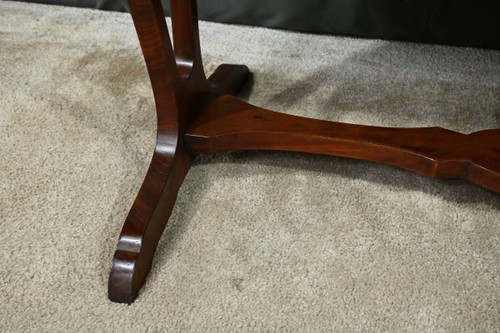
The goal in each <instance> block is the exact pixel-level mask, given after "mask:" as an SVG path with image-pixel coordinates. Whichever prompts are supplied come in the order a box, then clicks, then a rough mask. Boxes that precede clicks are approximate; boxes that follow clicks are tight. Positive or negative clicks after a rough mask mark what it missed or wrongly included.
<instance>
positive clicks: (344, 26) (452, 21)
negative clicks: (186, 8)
mask: <svg viewBox="0 0 500 333" xmlns="http://www.w3.org/2000/svg"><path fill="white" fill-rule="evenodd" d="M22 1H25V2H37V3H45V4H56V5H69V6H78V7H89V8H97V9H103V10H114V11H128V5H127V2H126V0H34V1H30V0H22ZM162 3H163V4H164V8H165V12H166V15H168V14H169V9H168V0H162ZM198 11H199V18H200V19H202V20H208V21H215V22H225V23H236V24H247V25H255V26H265V27H271V28H281V29H289V30H295V31H303V32H313V33H327V34H338V35H351V36H358V37H368V38H381V39H391V40H405V41H413V42H425V43H437V44H448V45H459V46H471V47H481V48H492V49H500V0H483V1H482V0H475V1H460V0H455V1H452V0H199V1H198Z"/></svg>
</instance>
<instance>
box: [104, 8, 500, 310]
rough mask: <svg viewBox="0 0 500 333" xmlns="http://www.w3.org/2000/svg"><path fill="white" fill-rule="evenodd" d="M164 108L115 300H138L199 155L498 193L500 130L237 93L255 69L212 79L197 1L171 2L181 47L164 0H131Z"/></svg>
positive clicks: (226, 68)
mask: <svg viewBox="0 0 500 333" xmlns="http://www.w3.org/2000/svg"><path fill="white" fill-rule="evenodd" d="M129 5H130V12H131V14H132V18H133V20H134V25H135V28H136V30H137V35H138V38H139V42H140V44H141V48H142V52H143V54H144V59H145V61H146V66H147V68H148V73H149V76H150V79H151V83H152V88H153V94H154V99H155V103H156V111H157V125H158V128H157V141H156V147H155V150H154V154H153V158H152V161H151V164H150V166H149V169H148V172H147V175H146V177H145V179H144V182H143V184H142V187H141V188H140V190H139V193H138V195H137V197H136V199H135V201H134V203H133V205H132V208H131V210H130V212H129V214H128V216H127V218H126V220H125V223H124V225H123V228H122V231H121V233H120V236H119V240H118V245H117V249H116V252H115V255H114V257H113V262H112V267H111V272H110V276H109V285H108V288H109V289H108V294H109V298H110V299H111V300H112V301H116V302H123V303H132V302H133V301H134V300H135V298H136V297H137V295H138V292H139V290H140V288H141V287H142V285H143V283H144V280H145V278H146V276H147V274H148V272H149V270H150V268H151V263H152V260H153V257H154V253H155V250H156V246H157V244H158V241H159V239H160V237H161V234H162V232H163V230H164V228H165V226H166V224H167V221H168V218H169V216H170V213H171V211H172V208H173V206H174V203H175V200H176V196H177V192H178V190H179V188H180V186H181V184H182V182H183V180H184V177H185V176H186V174H187V172H188V170H189V168H190V166H191V162H192V160H193V157H194V156H195V154H214V153H219V152H223V151H228V150H286V151H301V152H310V153H317V154H327V155H336V156H345V157H351V158H358V159H366V160H370V161H376V162H381V163H386V164H390V165H394V166H398V167H402V168H405V169H408V170H412V171H415V172H418V173H421V174H424V175H427V176H430V177H444V178H450V177H453V178H465V179H468V180H469V181H471V182H474V183H476V184H478V185H480V186H483V187H485V188H488V189H490V190H493V191H497V192H500V130H499V129H491V130H485V131H481V132H477V133H473V134H469V135H464V134H460V133H456V132H452V131H449V130H445V129H442V128H437V127H436V128H412V129H408V128H407V129H403V128H383V127H371V126H362V125H354V124H343V123H336V122H326V121H321V120H315V119H307V118H301V117H295V116H290V115H286V114H282V113H277V112H273V111H269V110H265V109H262V108H258V107H255V106H252V105H249V104H247V103H245V102H243V101H240V100H239V99H237V98H235V97H234V96H232V95H234V94H236V93H237V92H238V91H239V89H240V88H241V86H242V84H243V83H244V81H245V79H246V77H247V74H248V68H247V67H245V66H242V65H221V66H220V67H219V68H218V69H217V70H216V71H215V72H214V74H212V76H210V77H209V78H208V79H207V78H206V77H205V74H204V71H203V66H202V59H201V53H200V43H199V37H198V20H197V14H196V12H197V10H196V1H195V0H171V1H170V7H171V15H172V30H173V31H172V35H173V46H172V43H171V41H170V37H169V34H168V30H167V26H166V23H165V17H164V14H163V9H162V7H161V3H160V0H129Z"/></svg>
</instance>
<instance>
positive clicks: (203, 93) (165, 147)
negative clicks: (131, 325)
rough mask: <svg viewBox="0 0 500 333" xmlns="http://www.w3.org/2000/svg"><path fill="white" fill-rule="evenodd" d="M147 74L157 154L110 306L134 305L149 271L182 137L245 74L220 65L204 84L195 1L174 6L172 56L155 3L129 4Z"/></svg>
mask: <svg viewBox="0 0 500 333" xmlns="http://www.w3.org/2000/svg"><path fill="white" fill-rule="evenodd" d="M129 5H130V11H131V14H132V17H133V19H134V24H135V27H136V30H137V34H138V37H139V41H140V43H141V47H142V51H143V54H144V58H145V61H146V65H147V68H148V72H149V76H150V79H151V84H152V88H153V94H154V98H155V102H156V111H157V119H158V129H157V140H156V147H155V151H154V154H153V158H152V161H151V164H150V166H149V170H148V172H147V174H146V177H145V180H144V182H143V184H142V187H141V189H140V190H139V193H138V195H137V197H136V199H135V201H134V203H133V205H132V208H131V210H130V212H129V214H128V216H127V218H126V220H125V223H124V225H123V228H122V231H121V234H120V237H119V240H118V245H117V249H116V252H115V255H114V258H113V262H112V267H111V272H110V275H109V284H108V295H109V298H110V299H111V300H112V301H115V302H123V303H132V302H133V301H134V300H135V298H136V297H137V294H138V292H139V289H140V288H141V286H142V285H143V283H144V280H145V278H146V276H147V274H148V272H149V270H150V268H151V263H152V260H153V257H154V253H155V250H156V247H157V244H158V241H159V240H160V237H161V234H162V232H163V230H164V228H165V226H166V224H167V221H168V218H169V216H170V214H171V212H172V208H173V206H174V203H175V200H176V197H177V192H178V190H179V188H180V186H181V184H182V182H183V180H184V177H185V176H186V174H187V172H188V170H189V168H190V166H191V162H192V158H193V156H194V155H193V154H192V153H189V152H187V151H186V150H185V149H184V142H183V139H184V137H183V133H184V132H185V129H186V127H187V125H188V123H189V120H190V119H191V118H192V117H193V115H194V114H195V112H196V110H197V109H198V107H199V106H200V105H201V104H202V101H203V100H204V99H205V98H207V96H209V95H211V94H213V93H216V92H217V93H232V94H234V93H236V92H238V91H239V89H240V88H241V86H242V84H243V82H244V80H245V78H246V76H247V74H248V69H247V68H246V67H245V66H238V65H222V66H220V67H219V68H218V69H217V70H216V72H215V73H214V75H212V76H211V77H210V78H209V79H208V80H207V79H206V78H205V74H204V72H203V67H202V65H201V55H200V47H199V39H198V27H197V18H196V1H194V0H191V1H183V0H172V1H171V9H172V14H173V16H174V18H173V20H172V24H173V30H174V31H173V36H174V45H175V52H174V49H173V48H172V44H171V43H170V38H169V35H168V31H167V27H166V23H165V17H164V15H163V9H162V7H161V3H160V1H159V0H130V1H129Z"/></svg>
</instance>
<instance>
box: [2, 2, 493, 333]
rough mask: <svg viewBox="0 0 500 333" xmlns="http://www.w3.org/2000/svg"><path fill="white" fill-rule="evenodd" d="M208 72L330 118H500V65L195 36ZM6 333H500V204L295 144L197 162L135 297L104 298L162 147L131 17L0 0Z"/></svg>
mask: <svg viewBox="0 0 500 333" xmlns="http://www.w3.org/2000/svg"><path fill="white" fill-rule="evenodd" d="M200 35H201V43H202V50H203V57H204V63H205V68H206V71H207V73H210V72H211V71H213V70H214V69H215V68H216V67H217V66H218V65H219V64H220V63H242V64H246V65H248V66H249V68H250V70H251V72H252V77H251V79H250V80H249V82H248V84H247V85H246V86H245V88H244V90H243V91H242V92H241V94H240V97H241V98H242V99H244V100H246V101H249V102H250V103H252V104H255V105H258V106H262V107H266V108H270V109H274V110H278V111H282V112H286V113H289V114H295V115H300V116H308V117H315V118H320V119H325V120H333V121H343V122H352V123H361V124H366V125H381V126H404V127H410V126H411V127H422V126H436V125H439V126H442V127H445V128H448V129H451V130H454V131H459V132H462V133H470V132H474V131H478V130H482V129H487V128H498V127H500V52H499V51H492V50H484V49H483V50H481V49H472V48H459V47H447V46H439V45H426V44H412V43H404V42H389V41H382V40H369V39H354V38H347V37H338V36H324V35H310V34H300V33H292V32H287V31H276V30H269V29H263V28H254V27H247V26H232V25H222V24H215V23H207V22H201V23H200ZM0 96H1V99H0V140H1V141H0V156H1V158H0V179H1V182H0V198H1V200H0V230H1V233H0V254H1V258H2V262H3V268H2V269H1V270H0V285H1V287H0V331H2V332H66V331H83V332H127V331H133V330H134V331H147V332H159V331H190V332H205V331H206V332H214V331H217V332H262V331H293V332H331V331H341V332H359V331H389V332H405V331H406V332H408V331H411V332H421V331H428V332H458V331H463V332H495V331H496V332H498V331H499V330H500V316H499V312H500V277H499V276H500V242H499V236H500V224H499V220H500V195H499V194H498V193H494V192H491V191H488V190H485V189H483V188H480V187H478V186H475V185H473V184H469V183H467V182H465V181H462V180H432V179H428V178H426V177H423V176H421V175H418V174H415V173H412V172H409V171H405V170H401V169H398V168H395V167H391V166H386V165H379V164H376V163H371V162H366V161H358V160H353V159H347V158H337V157H328V156H317V155H312V154H300V153H286V152H231V153H225V154H220V155H214V156H199V157H197V159H196V160H195V163H194V165H193V167H192V169H191V170H190V171H189V173H188V175H187V177H186V180H185V182H184V184H183V186H182V188H181V190H180V192H179V196H178V200H177V202H176V205H175V208H174V211H173V213H172V216H171V218H170V220H169V224H168V226H167V228H166V230H165V232H164V234H163V236H162V239H161V240H160V244H159V247H158V250H157V253H156V256H155V261H154V263H153V268H152V270H151V272H150V275H149V277H148V280H147V281H146V283H145V285H144V287H143V289H142V290H141V292H140V294H139V297H138V299H137V300H136V301H135V303H133V304H132V305H130V306H129V305H124V304H115V303H112V302H110V301H109V300H108V299H107V278H108V274H109V269H110V265H111V258H112V256H113V253H114V250H115V246H116V241H117V238H118V235H119V232H120V229H121V226H122V223H123V221H124V219H125V217H126V215H127V213H128V210H129V208H130V206H131V204H132V202H133V200H134V198H135V195H136V193H137V191H138V189H139V187H140V185H141V183H142V180H143V177H144V175H145V173H146V170H147V167H148V165H149V161H150V158H151V156H152V152H153V148H154V140H155V125H156V124H155V110H154V101H153V97H152V92H151V87H150V83H149V79H148V76H147V72H146V68H145V65H144V61H143V58H142V55H141V52H140V48H139V44H138V41H137V37H136V35H135V30H134V28H133V24H132V20H131V18H130V15H128V14H125V13H113V12H103V11H97V10H91V9H78V8H69V7H58V6H47V5H35V4H27V3H16V2H8V1H1V2H0Z"/></svg>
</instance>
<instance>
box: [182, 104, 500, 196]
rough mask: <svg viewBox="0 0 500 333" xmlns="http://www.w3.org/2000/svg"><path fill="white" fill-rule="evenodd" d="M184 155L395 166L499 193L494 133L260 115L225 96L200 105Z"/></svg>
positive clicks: (498, 136)
mask: <svg viewBox="0 0 500 333" xmlns="http://www.w3.org/2000/svg"><path fill="white" fill-rule="evenodd" d="M184 141H185V144H186V147H187V149H188V150H189V151H191V152H193V153H196V154H215V153H220V152H225V151H230V150H285V151H300V152H309V153H316V154H323V155H334V156H344V157H350V158H357V159H364V160H370V161H374V162H380V163H385V164H390V165H394V166H398V167H401V168H404V169H407V170H411V171H414V172H417V173H420V174H423V175H426V176H429V177H432V178H464V179H467V180H469V181H471V182H473V183H476V184H478V185H480V186H482V187H485V188H487V189H490V190H492V191H496V192H500V129H491V130H485V131H480V132H476V133H472V134H468V135H466V134H461V133H457V132H453V131H450V130H446V129H444V128H440V127H428V128H388V127H375V126H363V125H356V124H344V123H338V122H328V121H322V120H317V119H309V118H303V117H296V116H291V115H287V114H283V113H278V112H274V111H270V110H265V109H262V108H259V107H256V106H253V105H250V104H248V103H245V102H243V101H241V100H239V99H237V98H236V97H233V96H230V95H220V96H217V97H214V98H213V99H212V100H210V101H209V102H207V103H205V104H204V105H203V108H202V109H201V110H200V111H199V112H198V113H197V114H196V116H195V118H194V119H193V121H192V122H191V125H190V127H189V128H188V129H187V131H186V133H185V134H184Z"/></svg>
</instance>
